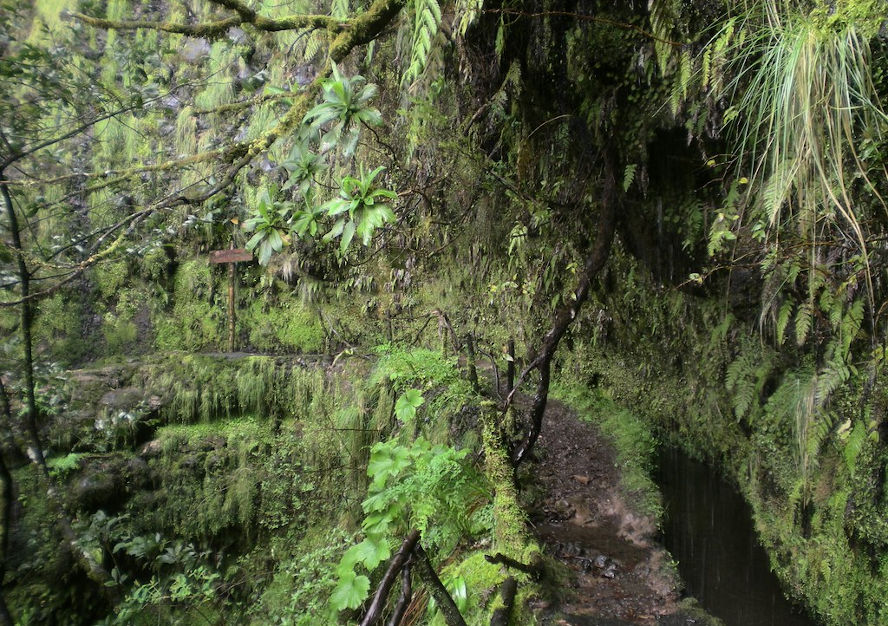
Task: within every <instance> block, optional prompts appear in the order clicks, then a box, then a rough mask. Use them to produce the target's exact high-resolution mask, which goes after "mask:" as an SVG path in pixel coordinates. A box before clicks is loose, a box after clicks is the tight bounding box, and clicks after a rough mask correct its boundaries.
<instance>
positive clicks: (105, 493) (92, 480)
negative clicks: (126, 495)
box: [73, 473, 124, 511]
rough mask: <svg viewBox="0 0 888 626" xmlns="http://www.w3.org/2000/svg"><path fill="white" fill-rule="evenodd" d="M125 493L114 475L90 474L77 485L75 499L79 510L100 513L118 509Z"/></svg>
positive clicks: (74, 491) (74, 492)
mask: <svg viewBox="0 0 888 626" xmlns="http://www.w3.org/2000/svg"><path fill="white" fill-rule="evenodd" d="M123 491H124V490H123V489H122V485H121V484H120V483H119V482H118V480H115V477H114V476H113V475H109V474H98V473H90V474H89V475H87V476H84V477H82V478H80V479H79V480H78V481H77V482H76V483H75V485H74V490H73V498H74V501H75V503H76V505H77V507H78V508H80V509H84V510H87V511H98V510H99V509H105V508H116V507H117V505H119V504H120V503H121V500H122V496H123Z"/></svg>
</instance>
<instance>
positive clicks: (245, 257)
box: [210, 243, 253, 352]
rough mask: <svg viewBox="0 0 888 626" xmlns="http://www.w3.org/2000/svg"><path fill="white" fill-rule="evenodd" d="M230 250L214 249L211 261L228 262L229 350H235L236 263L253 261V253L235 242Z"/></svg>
mask: <svg viewBox="0 0 888 626" xmlns="http://www.w3.org/2000/svg"><path fill="white" fill-rule="evenodd" d="M231 245H232V247H231V248H229V249H228V250H213V251H212V252H210V263H214V264H219V263H228V351H229V352H234V348H235V345H234V286H235V275H234V265H235V264H236V263H240V262H241V261H252V260H253V254H252V253H251V252H249V251H248V250H245V249H244V248H235V247H234V244H233V243H232V244H231Z"/></svg>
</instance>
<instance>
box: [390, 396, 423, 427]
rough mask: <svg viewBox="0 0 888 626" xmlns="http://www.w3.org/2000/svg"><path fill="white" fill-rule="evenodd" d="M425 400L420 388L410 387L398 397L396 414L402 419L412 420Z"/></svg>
mask: <svg viewBox="0 0 888 626" xmlns="http://www.w3.org/2000/svg"><path fill="white" fill-rule="evenodd" d="M424 402H425V398H423V397H422V392H420V391H419V389H408V390H407V391H405V392H404V393H403V394H401V395H400V396H399V397H398V401H397V402H395V415H396V416H397V417H398V419H399V420H401V421H404V422H406V421H408V420H412V419H413V418H414V417H416V409H418V408H419V407H421V406H422V405H423V403H424Z"/></svg>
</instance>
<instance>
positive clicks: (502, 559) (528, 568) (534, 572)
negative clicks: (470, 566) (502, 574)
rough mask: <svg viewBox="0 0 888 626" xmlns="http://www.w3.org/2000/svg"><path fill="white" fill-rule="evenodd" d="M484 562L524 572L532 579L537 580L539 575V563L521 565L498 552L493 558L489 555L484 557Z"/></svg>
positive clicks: (519, 562)
mask: <svg viewBox="0 0 888 626" xmlns="http://www.w3.org/2000/svg"><path fill="white" fill-rule="evenodd" d="M484 560H485V561H487V562H488V563H493V564H499V565H505V566H506V567H510V568H512V569H516V570H518V571H519V572H524V573H525V574H528V575H530V576H532V577H534V578H538V577H539V576H540V574H541V571H540V570H541V563H539V562H533V563H529V564H528V563H522V562H521V561H516V560H515V559H513V558H511V557H508V556H506V555H505V554H502V553H500V552H497V553H496V554H494V555H493V556H490V555H489V554H485V555H484Z"/></svg>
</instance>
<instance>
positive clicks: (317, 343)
mask: <svg viewBox="0 0 888 626" xmlns="http://www.w3.org/2000/svg"><path fill="white" fill-rule="evenodd" d="M240 327H241V328H242V329H244V330H245V331H246V332H247V333H248V334H249V338H250V339H249V341H250V345H252V346H253V347H254V348H255V349H258V350H260V351H262V352H297V353H320V352H323V350H324V346H325V344H326V333H325V332H324V327H323V326H322V325H321V320H320V317H319V315H318V313H317V311H315V310H312V309H311V308H310V307H308V306H307V305H305V304H302V303H301V302H299V301H297V300H295V299H291V298H288V299H286V300H285V301H284V302H282V303H280V304H277V305H275V306H268V305H266V304H264V303H263V302H262V301H261V300H255V301H254V302H252V303H251V304H250V307H249V309H248V310H247V311H246V312H245V313H244V314H243V315H242V316H241V320H240Z"/></svg>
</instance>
